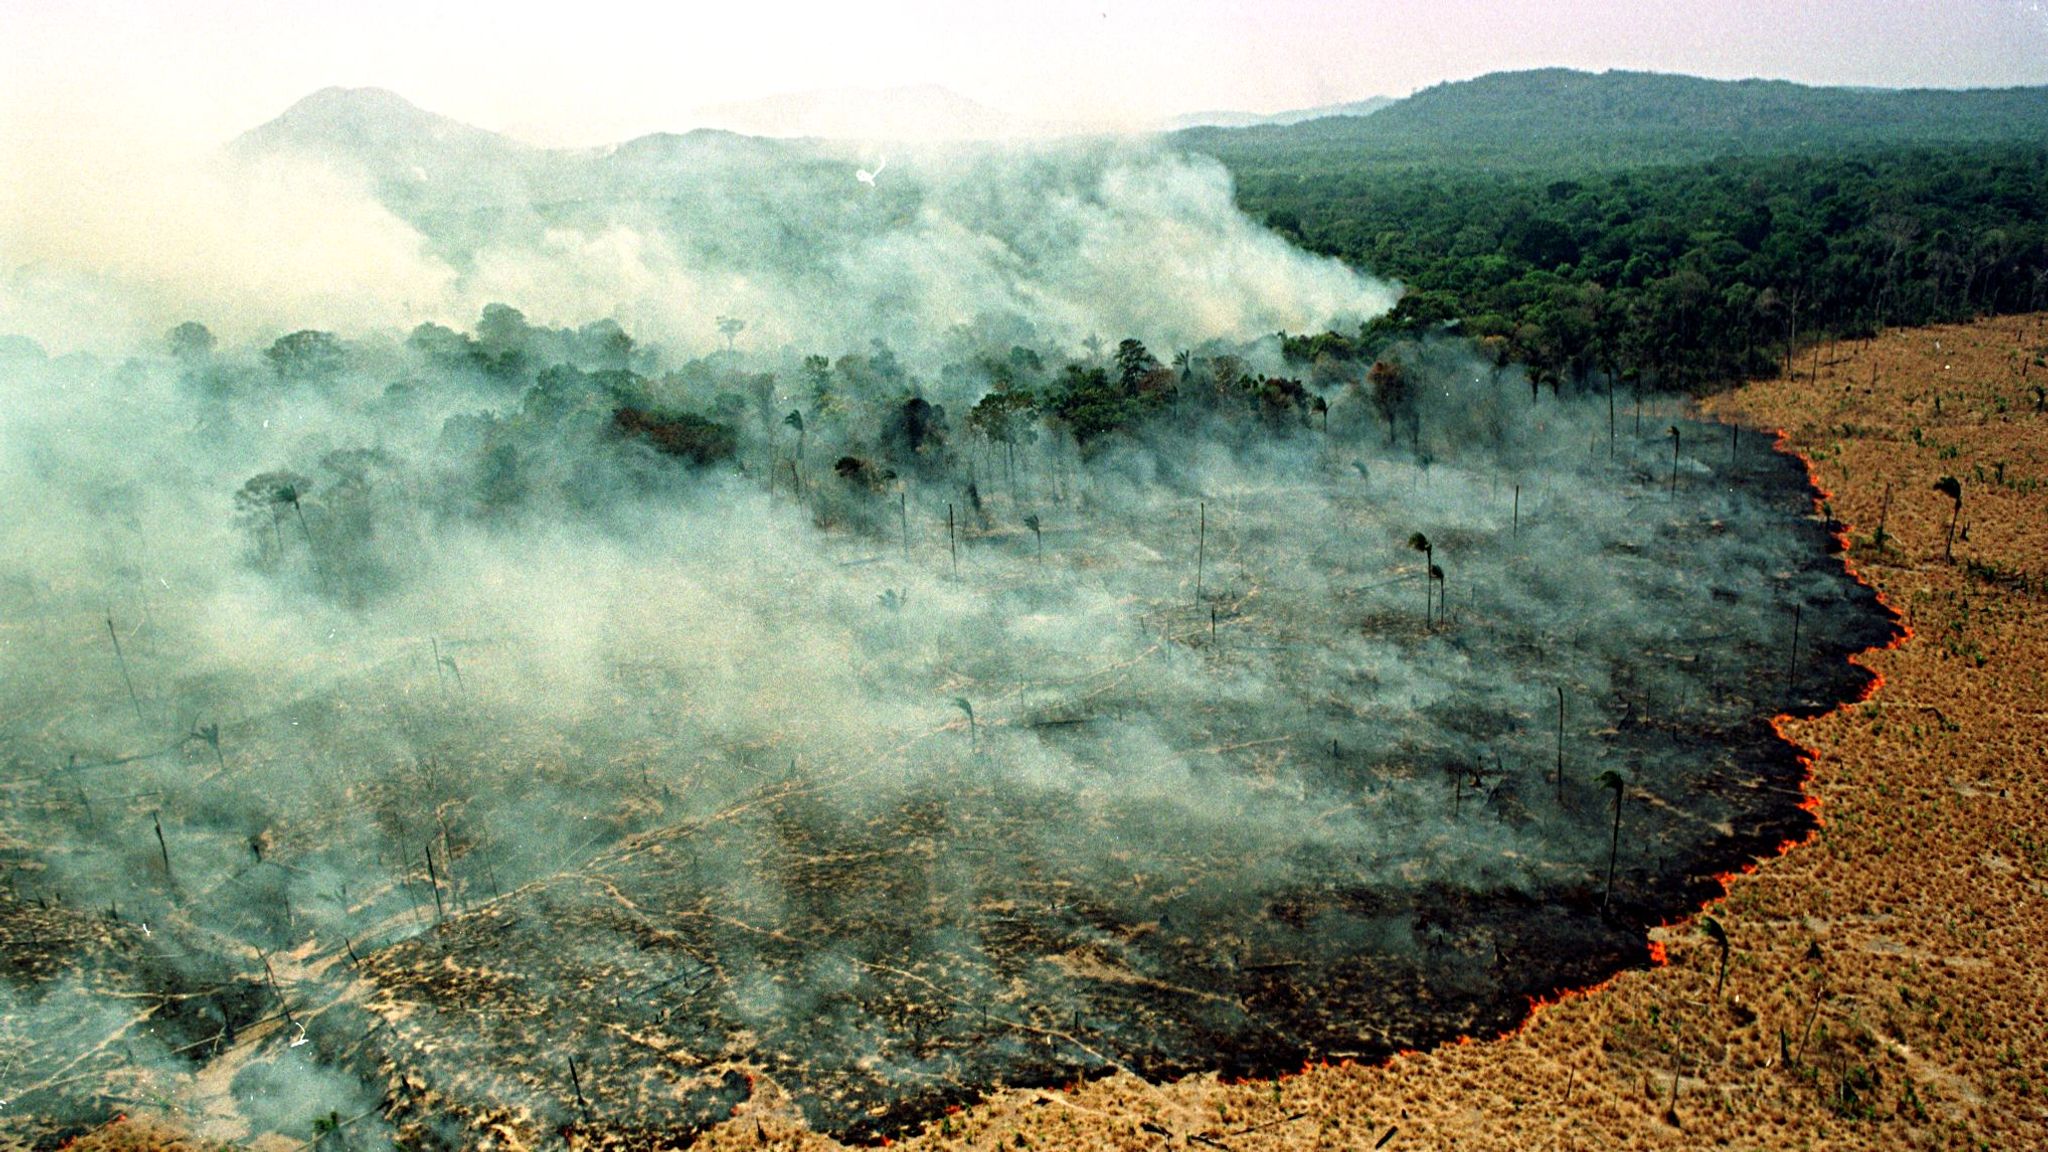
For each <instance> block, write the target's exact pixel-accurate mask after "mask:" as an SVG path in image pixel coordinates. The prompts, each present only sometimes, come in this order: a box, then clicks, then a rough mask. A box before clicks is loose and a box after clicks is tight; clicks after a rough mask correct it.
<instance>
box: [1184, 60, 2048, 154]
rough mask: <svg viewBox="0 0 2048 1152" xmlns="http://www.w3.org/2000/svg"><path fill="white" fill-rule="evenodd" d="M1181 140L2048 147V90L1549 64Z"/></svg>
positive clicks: (1524, 146) (1188, 144)
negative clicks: (1376, 105)
mask: <svg viewBox="0 0 2048 1152" xmlns="http://www.w3.org/2000/svg"><path fill="white" fill-rule="evenodd" d="M1171 139H1173V140H1174V142H1175V143H1177V144H1178V145H1179V146H1181V147H1185V148H1188V149H1190V150H1193V151H1200V152H1208V153H1211V154H1214V155H1216V156H1217V157H1218V158H1220V159H1222V160H1223V161H1224V162H1225V163H1226V164H1229V165H1231V166H1232V167H1233V168H1252V169H1257V168H1261V167H1273V166H1281V167H1291V166H1295V165H1298V164H1300V163H1302V162H1305V161H1318V162H1330V161H1336V160H1339V159H1345V160H1349V161H1372V162H1381V163H1395V164H1446V163H1447V164H1453V165H1460V166H1481V167H1500V168H1540V167H1551V166H1558V167H1578V168H1583V167H1586V166H1588V165H1593V166H1602V167H1629V166H1638V165H1644V164H1658V163H1679V162H1685V161H1691V160H1702V159H1710V158H1713V157H1715V156H1722V155H1764V154H1773V153H1793V152H1814V151H1829V152H1835V151H1842V150H1847V149H1855V148H1866V147H1873V146H1895V145H1903V144H1921V143H1943V144H1949V143H1986V142H2006V141H2019V142H2040V141H2044V140H2048V88H2004V89H1970V90H1945V89H1896V90H1887V89H1870V88H1811V87H1807V86H1804V85H1800V84H1793V83H1789V82H1786V81H1782V80H1732V81H1731V80H1703V79H1699V78H1697V77H1692V76H1674V75H1665V74H1659V73H1649V72H1603V73H1590V72H1576V71H1571V70H1568V69H1562V68H1546V69H1540V70H1536V71H1528V72H1498V73H1493V74H1491V75H1487V76H1481V77H1479V78H1478V79H1475V80H1464V81H1458V82H1455V83H1448V84H1439V85H1437V86H1435V87H1433V88H1427V89H1424V90H1423V91H1421V92H1418V93H1416V94H1415V95H1413V96H1411V97H1409V98H1407V99H1405V100H1400V101H1396V102H1394V103H1392V104H1390V105H1388V106H1387V107H1385V108H1382V109H1380V110H1379V111H1378V112H1376V113H1375V114H1373V115H1371V116H1368V117H1362V118H1360V117H1338V118H1328V119H1318V120H1307V121H1303V122H1301V123H1298V124H1292V125H1260V126H1253V127H1246V128H1236V129H1231V128H1196V129H1190V130H1187V131H1184V132H1180V133H1176V134H1174V136H1173V137H1171ZM1318 166H1320V163H1319V164H1318Z"/></svg>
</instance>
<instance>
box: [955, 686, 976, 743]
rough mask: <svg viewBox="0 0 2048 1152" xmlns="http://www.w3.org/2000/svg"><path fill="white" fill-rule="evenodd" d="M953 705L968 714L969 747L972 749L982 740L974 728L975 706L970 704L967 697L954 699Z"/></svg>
mask: <svg viewBox="0 0 2048 1152" xmlns="http://www.w3.org/2000/svg"><path fill="white" fill-rule="evenodd" d="M953 705H954V706H955V707H957V708H959V709H960V710H961V711H962V712H965V713H967V746H968V747H969V748H972V747H974V746H975V744H976V743H977V742H978V741H979V739H980V736H979V734H978V733H977V732H976V730H975V727H974V705H972V704H969V703H968V702H967V697H965V696H955V697H953Z"/></svg>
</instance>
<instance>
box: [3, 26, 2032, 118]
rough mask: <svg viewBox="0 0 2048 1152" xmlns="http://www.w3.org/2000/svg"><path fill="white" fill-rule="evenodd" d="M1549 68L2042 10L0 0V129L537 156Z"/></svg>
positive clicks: (1272, 105)
mask: <svg viewBox="0 0 2048 1152" xmlns="http://www.w3.org/2000/svg"><path fill="white" fill-rule="evenodd" d="M1540 65H1566V66H1571V67H1578V68H1587V69H1596V70H1597V69H1605V68H1630V69H1647V70H1655V71H1675V72H1688V73H1693V74H1697V75H1706V76H1715V77H1724V78H1736V77H1746V76H1765V77H1777V78H1785V79H1792V80H1800V81H1805V82H1810V83H1823V84H1867V85H1883V86H1938V87H1967V86H1983V85H2011V84H2043V83H2048V2H2044V0H1630V2H1623V0H1473V2H1458V0H1433V2H1423V0H1364V2H1355V3H1338V2H1333V0H1265V2H1263V3H1258V4H1253V3H1248V2H1243V0H1238V2H1230V3H1223V2H1216V0H1192V2H1180V3H1176V2H1169V0H1087V2H1085V3H1077V2H1071V0H1050V2H1045V3H1039V4H1033V5H1020V4H1008V3H1003V4H993V3H991V4H983V3H953V4H947V3H937V2H930V0H870V2H859V0H849V2H842V3H829V4H803V3H789V2H785V0H740V2H729V3H720V4H715V5H714V4H692V3H679V4H670V5H651V4H644V3H634V4H625V3H617V2H615V0H583V2H581V3H573V4H548V5H541V4H535V3H527V2H523V0H499V2H495V3H481V2H475V0H459V2H455V3H431V2H421V0H357V2H352V3H340V2H338V0H322V2H318V3H314V2H309V0H264V2H252V0H153V2H152V0H0V131H5V132H6V133H7V134H8V135H9V136H11V137H13V139H14V142H15V143H16V144H17V145H18V144H19V143H21V142H23V141H24V140H26V139H33V138H38V137H42V138H47V137H49V136H52V135H62V136H69V137H72V138H74V139H78V140H92V139H97V138H103V137H105V136H108V135H121V136H126V135H128V133H129V131H131V130H133V129H135V128H143V129H146V130H148V131H149V132H151V133H153V134H154V135H156V136H157V137H158V138H172V139H177V140H181V141H190V142H200V141H207V140H221V139H226V138H229V137H231V136H233V135H235V134H236V133H238V132H240V131H243V130H245V129H247V128H249V127H252V126H254V125H256V124H258V123H261V122H262V121H264V120H267V119H269V118H270V117H272V116H274V115H276V114H277V113H278V112H279V111H281V110H283V109H284V108H285V107H286V106H288V105H289V104H291V103H292V102H293V101H294V100H296V99H298V98H299V97H301V96H303V95H305V94H307V93H308V92H311V91H313V90H315V89H318V88H321V87H325V86H327V85H331V84H339V85H347V86H356V85H376V86H380V87H386V88H390V89H393V90H395V91H397V92H399V93H401V94H402V95H404V96H406V97H407V98H409V99H411V100H412V101H413V102H414V103H417V104H420V105H422V106H425V107H427V108H430V109H433V110H435V111H439V112H443V113H446V114H448V115H451V116H455V117H457V118H459V119H463V120H467V121H469V122H471V123H475V124H478V125H481V126H484V127H488V128H494V129H497V130H500V131H505V132H509V133H511V134H513V135H516V136H521V137H523V138H526V139H529V140H534V141H537V142H546V143H571V142H575V143H583V142H597V141H602V140H608V139H617V138H620V137H623V136H627V135H631V134H633V133H636V132H643V131H649V130H653V129H656V128H681V127H688V126H689V122H690V120H691V116H690V111H691V109H693V108H696V107H699V106H702V105H705V104H709V103H715V102H720V101H735V100H747V99H752V98H755V97H760V96H765V95H769V94H773V93H778V92H790V91H802V90H808V89H816V88H829V87H839V86H845V85H862V86H893V85H909V84H940V85H944V86H946V87H948V88H952V89H954V90H956V91H958V92H960V93H962V94H964V95H966V96H969V97H972V98H974V99H976V100H979V101H981V102H983V103H986V104H989V105H991V106H993V107H995V108H998V109H1000V110H1002V111H1004V112H1007V113H1010V114H1013V115H1016V116H1020V117H1028V118H1033V119H1052V120H1063V121H1087V122H1097V123H1100V122H1124V123H1134V122H1142V121H1146V120H1150V119H1153V118H1157V117H1160V116H1164V115H1170V114H1173V113H1177V112H1186V111H1193V110H1200V109H1215V108H1240V109H1249V110H1258V111H1270V110H1278V109H1281V108H1289V107H1301V106H1306V105H1312V104H1318V103H1326V102H1331V101H1336V100H1346V99H1356V98H1360V97H1364V96H1370V95H1381V94H1384V95H1394V96H1400V95H1406V94H1407V93H1409V92H1411V91H1413V90H1415V89H1417V88H1420V87H1424V86H1427V85H1429V84H1433V83H1436V82H1438V81H1441V80H1446V79H1457V78H1463V77H1469V76H1475V75H1479V74H1481V73H1485V72H1490V71H1496V70H1499V69H1507V68H1525V67H1534V66H1540Z"/></svg>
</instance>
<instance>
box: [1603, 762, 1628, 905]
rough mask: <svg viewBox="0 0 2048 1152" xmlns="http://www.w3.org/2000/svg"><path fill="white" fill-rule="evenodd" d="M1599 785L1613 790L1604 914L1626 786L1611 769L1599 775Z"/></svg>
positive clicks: (1609, 898) (1609, 899)
mask: <svg viewBox="0 0 2048 1152" xmlns="http://www.w3.org/2000/svg"><path fill="white" fill-rule="evenodd" d="M1600 784H1601V786H1602V787H1605V788H1612V789H1614V833H1613V835H1612V837H1611V838H1610V839H1609V840H1608V841H1607V894H1606V895H1605V896H1603V897H1601V898H1600V909H1601V911H1603V912H1604V911H1606V910H1607V905H1608V904H1610V903H1612V902H1613V900H1614V858H1615V857H1616V856H1617V855H1618V854H1620V852H1621V792H1622V789H1623V788H1624V787H1626V785H1624V784H1623V783H1622V779H1621V774H1620V773H1618V772H1616V771H1615V770H1614V769H1612V768H1609V769H1608V770H1607V771H1605V772H1602V773H1601V774H1600Z"/></svg>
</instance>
